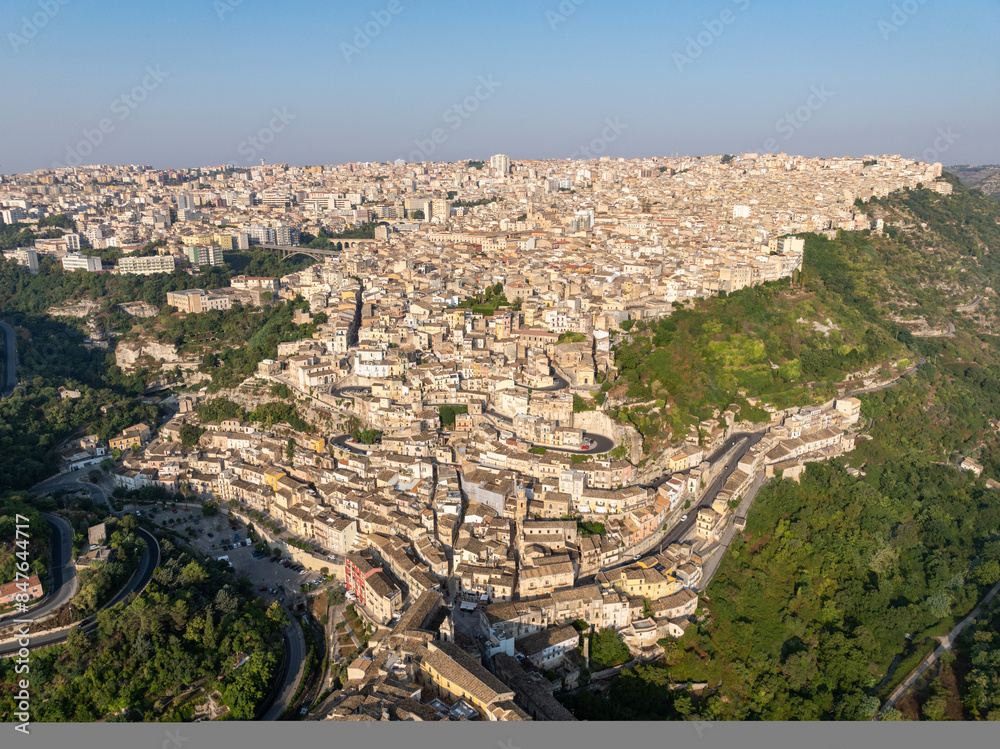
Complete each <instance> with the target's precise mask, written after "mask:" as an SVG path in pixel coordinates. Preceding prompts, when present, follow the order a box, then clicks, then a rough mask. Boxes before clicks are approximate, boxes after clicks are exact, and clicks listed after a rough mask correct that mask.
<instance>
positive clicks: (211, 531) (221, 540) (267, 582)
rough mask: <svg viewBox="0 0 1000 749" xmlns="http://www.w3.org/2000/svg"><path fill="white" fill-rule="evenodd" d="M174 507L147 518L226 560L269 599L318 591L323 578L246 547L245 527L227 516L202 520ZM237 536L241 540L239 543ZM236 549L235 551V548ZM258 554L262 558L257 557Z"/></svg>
mask: <svg viewBox="0 0 1000 749" xmlns="http://www.w3.org/2000/svg"><path fill="white" fill-rule="evenodd" d="M173 509H175V508H171V507H167V508H166V509H164V510H153V511H152V514H150V511H144V514H145V515H146V516H147V517H150V516H151V517H152V521H153V522H154V523H155V524H157V525H160V526H162V527H164V528H169V529H171V530H173V531H174V532H176V533H179V534H181V535H182V536H184V537H185V538H186V539H187V540H188V543H190V544H191V545H192V546H194V547H196V548H197V549H198V550H200V551H202V552H203V553H204V554H205V555H207V556H210V557H212V558H214V559H218V558H219V557H227V561H229V562H230V563H231V564H232V566H233V572H234V573H235V575H236V576H237V577H246V578H247V579H249V580H250V582H251V583H253V586H254V590H255V591H256V592H257V594H258V595H260V596H261V597H262V598H265V599H267V600H281V599H284V601H283V602H286V603H287V602H291V600H292V599H293V597H294V594H297V593H298V592H299V586H301V585H308V584H310V583H313V587H311V590H318V589H319V585H318V583H315V582H314V581H318V580H319V579H320V578H321V577H322V575H320V573H318V572H314V571H312V570H307V569H303V568H301V567H300V566H298V565H294V564H292V563H291V560H289V559H288V558H287V557H284V558H283V559H284V563H282V561H277V560H276V561H273V562H272V561H271V558H270V557H269V556H267V551H268V550H265V551H264V552H263V554H262V553H261V552H260V551H258V549H261V548H262V546H261V544H260V543H258V544H256V545H254V546H246V539H247V535H246V527H245V526H243V524H242V523H239V522H238V521H232V522H231V521H230V519H229V518H226V517H224V516H213V517H207V518H206V517H201V516H200V514H199V513H196V512H193V511H190V510H184V509H178V510H177V512H174V511H173ZM237 535H238V537H239V541H238V544H237V540H236V539H237ZM234 547H235V548H234ZM254 554H258V555H259V556H256V557H255V556H254Z"/></svg>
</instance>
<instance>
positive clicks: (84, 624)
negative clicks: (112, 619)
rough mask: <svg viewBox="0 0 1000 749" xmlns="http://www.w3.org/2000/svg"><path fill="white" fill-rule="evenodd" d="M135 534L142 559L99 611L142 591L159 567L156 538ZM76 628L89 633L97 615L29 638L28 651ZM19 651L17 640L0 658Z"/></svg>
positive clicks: (52, 642) (143, 532)
mask: <svg viewBox="0 0 1000 749" xmlns="http://www.w3.org/2000/svg"><path fill="white" fill-rule="evenodd" d="M137 532H138V534H139V535H140V536H142V538H143V540H144V541H145V542H146V550H145V551H143V552H142V557H141V559H140V560H139V567H138V568H137V569H136V571H135V572H134V573H132V577H131V578H130V579H129V581H128V582H127V583H126V584H125V586H124V587H123V588H122V589H121V590H120V591H118V593H117V595H115V597H114V598H112V599H111V600H110V601H108V602H107V603H106V604H105V605H104V606H102V607H101V611H104V610H105V609H109V608H111V607H112V606H114V605H115V604H117V603H120V602H121V601H123V600H125V598H127V597H128V596H129V595H131V594H132V593H135V592H137V591H142V590H144V589H145V587H146V585H147V584H148V583H149V581H150V580H152V579H153V573H154V572H155V571H156V568H157V567H158V566H159V565H160V543H159V541H157V540H156V536H154V535H153V534H152V533H150V532H149V531H147V530H145V529H144V528H139V529H138V530H137ZM98 613H99V612H98ZM27 616H29V617H30V616H32V614H31V613H29V614H28V615H27ZM21 618H24V615H22V616H21ZM76 627H79V628H80V629H82V630H83V631H84V632H89V631H91V630H92V629H94V628H96V627H97V614H96V613H95V614H91V615H90V616H88V617H87V618H86V619H83V620H82V621H80V622H77V623H76V624H73V625H71V626H69V627H67V628H65V629H62V630H59V631H58V632H52V633H50V634H47V635H42V636H40V637H31V642H30V644H29V645H28V649H29V650H37V649H38V648H46V647H49V646H50V645H58V644H59V643H61V642H65V641H66V639H67V638H68V637H69V633H70V632H71V631H73V629H75V628H76ZM29 637H30V635H29ZM20 649H21V648H20V645H19V644H18V642H17V640H14V641H12V642H8V643H5V644H3V645H0V658H9V657H11V656H13V655H16V654H17V652H18V651H19V650H20Z"/></svg>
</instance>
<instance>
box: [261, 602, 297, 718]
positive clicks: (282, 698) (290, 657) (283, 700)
mask: <svg viewBox="0 0 1000 749" xmlns="http://www.w3.org/2000/svg"><path fill="white" fill-rule="evenodd" d="M286 613H287V614H288V616H289V618H290V619H291V620H292V623H291V624H289V625H288V627H286V628H285V660H284V661H283V662H282V669H281V674H282V675H281V690H280V691H279V692H278V696H277V698H276V699H275V700H274V704H273V705H271V707H270V708H269V709H268V711H267V712H266V713H264V717H263V718H261V720H277V719H278V718H280V717H281V714H282V713H283V712H285V710H287V709H288V706H289V705H291V704H292V698H293V697H294V696H295V692H296V690H297V689H298V688H299V682H301V681H302V676H303V672H304V671H305V665H306V640H305V637H304V636H303V635H302V627H301V625H300V624H299V622H298V620H297V619H296V618H295V616H294V615H293V614H292V613H291V612H289V611H287V610H286Z"/></svg>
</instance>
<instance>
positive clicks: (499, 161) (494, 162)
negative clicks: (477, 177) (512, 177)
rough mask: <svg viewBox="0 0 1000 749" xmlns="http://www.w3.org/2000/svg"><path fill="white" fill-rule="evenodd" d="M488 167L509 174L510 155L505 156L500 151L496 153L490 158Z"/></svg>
mask: <svg viewBox="0 0 1000 749" xmlns="http://www.w3.org/2000/svg"><path fill="white" fill-rule="evenodd" d="M490 168H491V169H494V170H496V171H498V172H500V173H501V174H509V173H510V157H509V156H505V155H504V154H502V153H498V154H497V155H496V156H494V157H493V158H491V159H490Z"/></svg>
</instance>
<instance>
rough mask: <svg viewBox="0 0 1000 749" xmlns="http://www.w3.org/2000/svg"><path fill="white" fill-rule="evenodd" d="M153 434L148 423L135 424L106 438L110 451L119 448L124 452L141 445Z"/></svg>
mask: <svg viewBox="0 0 1000 749" xmlns="http://www.w3.org/2000/svg"><path fill="white" fill-rule="evenodd" d="M152 436H153V430H152V429H150V428H149V425H148V424H142V423H140V424H136V425H135V426H131V427H129V428H128V429H126V430H125V431H123V432H122V433H121V434H119V435H118V436H117V437H112V438H111V439H110V440H108V444H109V445H110V446H111V449H112V451H114V450H121V451H122V452H125V451H126V450H130V449H132V448H133V447H142V446H143V445H145V444H146V443H147V442H149V440H150V438H151V437H152Z"/></svg>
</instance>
